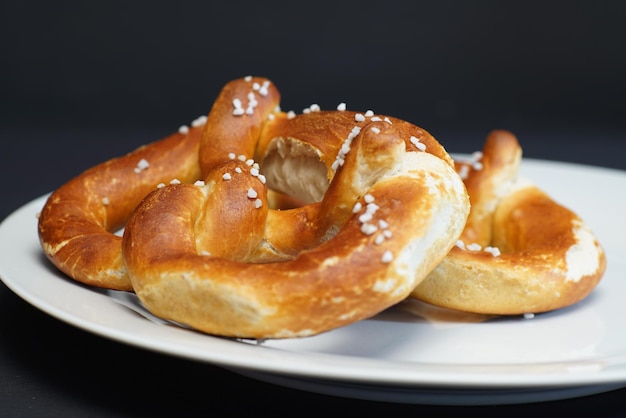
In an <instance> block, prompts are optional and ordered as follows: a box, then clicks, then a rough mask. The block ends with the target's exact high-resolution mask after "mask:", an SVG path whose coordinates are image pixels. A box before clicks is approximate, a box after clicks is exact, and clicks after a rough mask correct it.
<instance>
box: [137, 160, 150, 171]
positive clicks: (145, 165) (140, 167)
mask: <svg viewBox="0 0 626 418" xmlns="http://www.w3.org/2000/svg"><path fill="white" fill-rule="evenodd" d="M148 167H150V163H149V162H148V161H147V160H146V159H145V158H142V159H141V160H139V162H137V166H136V167H135V173H141V172H142V171H143V170H145V169H147V168H148Z"/></svg>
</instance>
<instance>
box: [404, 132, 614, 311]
mask: <svg viewBox="0 0 626 418" xmlns="http://www.w3.org/2000/svg"><path fill="white" fill-rule="evenodd" d="M521 155H522V149H521V147H520V146H519V143H518V141H517V138H516V137H515V136H514V135H513V134H511V133H510V132H507V131H494V132H492V133H490V135H489V136H488V137H487V139H486V142H485V144H484V148H483V151H482V152H481V153H478V154H476V155H474V156H473V158H472V159H470V160H469V161H459V160H457V161H456V167H457V170H458V171H459V173H460V175H461V177H462V178H464V182H465V185H466V187H467V190H468V193H469V196H470V202H471V205H472V208H471V211H470V214H469V217H468V220H467V224H466V226H465V229H464V230H463V233H462V234H461V236H460V238H459V242H458V243H457V245H456V246H455V247H454V248H453V249H452V250H451V251H450V254H448V256H447V257H446V258H445V259H444V260H443V261H442V263H441V264H440V265H439V266H437V267H436V268H435V269H434V270H433V271H432V272H431V273H430V274H429V275H428V276H427V277H426V279H425V280H424V281H423V282H422V283H421V284H420V285H419V286H418V287H417V288H416V289H415V290H414V292H413V293H412V295H411V296H412V297H414V298H417V299H420V300H422V301H425V302H428V303H430V304H433V305H437V306H439V307H444V308H450V309H455V310H460V311H466V312H472V313H479V314H491V315H523V314H528V315H531V314H535V313H541V312H547V311H552V310H556V309H560V308H564V307H566V306H570V305H573V304H575V303H577V302H579V301H581V300H582V299H584V298H585V297H586V296H587V295H589V293H591V291H592V290H593V289H594V288H595V287H596V285H597V284H598V282H599V281H600V280H601V278H602V275H603V274H604V271H605V268H606V257H605V253H604V251H603V249H602V247H601V245H600V244H599V243H598V240H597V239H596V237H595V236H594V235H593V233H592V231H591V229H590V228H589V226H588V225H587V224H585V223H584V222H583V220H582V219H581V218H580V217H579V216H578V215H576V214H575V213H574V212H573V211H571V210H570V209H568V208H566V207H564V206H562V205H560V204H559V203H557V202H555V201H554V200H553V199H552V198H551V197H550V196H548V195H547V194H546V193H545V192H544V191H542V190H541V189H540V188H539V187H537V186H536V185H534V184H533V183H532V182H530V181H529V180H528V179H524V178H522V177H520V176H519V174H518V170H519V167H520V163H521Z"/></svg>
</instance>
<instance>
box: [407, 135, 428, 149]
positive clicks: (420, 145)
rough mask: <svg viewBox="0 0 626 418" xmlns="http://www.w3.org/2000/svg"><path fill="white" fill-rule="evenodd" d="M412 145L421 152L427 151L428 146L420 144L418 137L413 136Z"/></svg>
mask: <svg viewBox="0 0 626 418" xmlns="http://www.w3.org/2000/svg"><path fill="white" fill-rule="evenodd" d="M410 141H411V144H413V145H415V148H417V149H418V150H420V151H426V144H424V143H422V142H420V139H419V138H418V137H416V136H411V139H410Z"/></svg>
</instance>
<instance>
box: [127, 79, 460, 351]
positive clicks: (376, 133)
mask: <svg viewBox="0 0 626 418" xmlns="http://www.w3.org/2000/svg"><path fill="white" fill-rule="evenodd" d="M274 88H275V87H274V86H273V84H272V83H269V80H266V79H262V78H246V79H240V80H235V81H233V82H231V83H229V84H228V85H227V86H226V87H225V89H224V90H223V92H222V93H221V94H220V96H219V97H218V99H217V100H216V102H215V104H214V106H213V108H212V110H211V114H210V115H209V118H208V121H207V124H206V126H205V131H204V133H203V138H202V144H201V146H200V151H199V152H200V156H201V157H200V161H201V166H202V170H203V173H204V175H205V178H204V182H203V183H201V184H196V185H191V184H180V185H168V186H166V187H163V188H160V189H157V190H155V191H153V192H151V193H150V194H148V196H146V198H145V199H143V200H142V202H141V203H139V205H138V206H137V207H136V209H135V211H134V212H133V214H132V215H131V217H130V219H129V220H128V223H127V225H126V228H125V232H124V237H123V246H122V248H123V256H124V259H125V262H126V266H127V269H128V273H129V276H130V278H131V281H132V285H133V289H134V290H135V292H136V293H137V296H138V297H139V298H140V300H141V301H142V303H143V304H144V305H145V306H146V307H147V308H148V309H149V310H150V311H152V312H153V313H154V314H155V315H158V316H160V317H162V318H166V319H171V320H173V321H176V322H179V323H183V324H186V325H188V326H190V327H193V328H195V329H198V330H201V331H203V332H207V333H211V334H217V335H223V336H229V337H241V338H259V339H263V338H287V337H303V336H309V335H315V334H318V333H321V332H325V331H328V330H330V329H333V328H336V327H340V326H343V325H347V324H349V323H352V322H355V321H358V320H360V319H364V318H367V317H370V316H372V315H375V314H376V313H379V312H380V311H382V310H384V309H386V308H388V307H390V306H392V305H394V304H396V303H398V302H400V301H402V300H403V299H405V298H406V297H407V296H408V295H409V294H410V293H411V291H412V290H413V289H414V288H415V286H417V285H418V284H419V283H420V281H421V280H423V278H424V277H425V276H426V274H427V273H428V272H429V271H431V270H432V269H433V268H434V267H435V266H436V265H437V264H439V262H440V261H441V260H442V259H443V257H444V256H445V255H446V254H447V253H448V252H449V250H450V249H451V248H452V247H453V245H454V243H455V242H456V240H457V238H458V236H459V235H460V233H461V231H462V230H463V227H464V225H465V222H466V219H467V215H468V213H469V200H468V196H467V192H466V190H465V187H464V185H463V182H462V180H461V179H460V177H459V175H458V174H457V173H456V172H455V170H454V167H453V162H452V160H451V159H450V157H449V156H448V154H447V153H446V152H445V150H444V149H443V147H442V146H441V145H440V144H439V143H438V142H437V141H436V140H435V139H434V138H432V136H430V135H429V134H428V133H427V132H425V131H423V130H422V129H420V128H418V127H416V126H414V125H412V124H409V123H407V122H404V121H400V120H397V119H392V118H388V117H384V116H376V115H365V114H358V113H356V112H348V111H333V112H313V113H309V114H302V115H298V116H295V117H293V118H292V117H290V115H288V114H286V113H283V112H281V111H280V110H278V108H277V105H278V103H277V101H278V97H279V96H278V94H276V93H274V92H273V91H272V89H274ZM261 90H262V91H263V92H264V93H265V94H261ZM251 93H252V94H251ZM236 99H239V100H236ZM249 101H252V102H253V103H254V104H255V107H254V108H253V109H252V110H250V113H246V112H243V113H241V112H236V110H237V109H238V106H239V105H241V107H242V108H244V109H248V105H247V103H248V102H249ZM257 112H258V113H257ZM213 114H216V115H221V116H220V117H219V118H217V117H216V118H213V117H212V115H213ZM222 126H231V127H232V129H223V128H222ZM355 128H356V129H355ZM242 132H243V133H244V134H243V140H241V141H240V140H239V137H240V136H241V135H242ZM247 133H251V134H250V135H248V134H247ZM257 133H258V137H257V138H256V142H255V141H254V140H253V139H254V135H257ZM251 138H253V139H251ZM284 164H287V165H288V166H290V167H293V168H294V170H291V171H290V170H284V169H283V168H282V167H283V165H284ZM285 176H290V177H291V178H289V179H286V178H285ZM311 183H315V184H316V185H317V186H316V187H313V188H311V187H309V184H311ZM268 188H271V189H274V190H277V191H278V192H283V193H287V194H294V193H295V194H296V195H298V200H300V201H303V202H304V203H303V204H302V205H301V206H298V207H295V208H293V209H283V210H278V209H273V208H270V206H269V203H268V198H267V190H268ZM318 189H320V190H321V191H322V192H323V193H321V196H320V195H319V190H318Z"/></svg>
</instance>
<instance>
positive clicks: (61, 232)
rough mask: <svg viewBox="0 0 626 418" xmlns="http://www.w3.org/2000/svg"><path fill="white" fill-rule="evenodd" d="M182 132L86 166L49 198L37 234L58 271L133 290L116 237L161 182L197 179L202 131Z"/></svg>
mask: <svg viewBox="0 0 626 418" xmlns="http://www.w3.org/2000/svg"><path fill="white" fill-rule="evenodd" d="M200 125H202V124H200ZM181 131H182V132H183V133H180V132H178V133H175V134H172V135H170V136H168V137H166V138H164V139H162V140H159V141H156V142H154V143H151V144H149V145H145V146H142V147H140V148H138V149H136V150H135V151H133V152H131V153H129V154H127V155H124V156H121V157H118V158H114V159H112V160H109V161H106V162H104V163H101V164H99V165H97V166H95V167H92V168H89V169H88V170H86V171H84V172H83V173H81V174H80V175H78V176H77V177H75V178H73V179H72V180H70V181H69V182H67V183H66V184H64V185H62V186H61V187H59V188H58V189H57V190H56V191H54V192H53V193H52V194H51V195H50V197H49V198H48V199H47V201H46V203H45V205H44V207H43V209H42V211H41V213H40V215H39V221H38V233H39V240H40V243H41V247H42V249H43V252H44V254H45V255H46V257H47V258H48V259H49V260H50V261H51V262H52V263H53V264H54V265H55V266H56V267H57V268H58V269H59V270H61V271H62V272H63V273H65V274H66V275H68V276H70V277H72V278H73V279H75V280H77V281H79V282H82V283H85V284H88V285H91V286H96V287H102V288H108V289H117V290H132V285H131V283H130V279H129V278H128V275H127V273H126V267H125V265H124V262H123V259H122V251H121V241H122V238H121V236H118V235H115V234H114V233H115V232H116V231H117V230H119V229H120V228H122V227H123V226H124V224H125V223H126V220H127V219H128V217H129V216H130V213H131V212H132V211H133V209H134V208H135V206H137V204H138V203H139V201H140V200H141V199H142V198H143V197H144V196H145V195H146V194H148V193H149V192H151V191H152V190H154V189H155V188H156V187H157V185H158V184H159V183H169V182H170V181H172V180H178V181H182V182H193V181H195V180H196V179H198V178H199V176H200V167H199V165H198V147H199V145H200V137H201V133H202V127H201V126H197V127H191V128H188V129H181Z"/></svg>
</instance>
